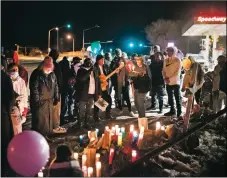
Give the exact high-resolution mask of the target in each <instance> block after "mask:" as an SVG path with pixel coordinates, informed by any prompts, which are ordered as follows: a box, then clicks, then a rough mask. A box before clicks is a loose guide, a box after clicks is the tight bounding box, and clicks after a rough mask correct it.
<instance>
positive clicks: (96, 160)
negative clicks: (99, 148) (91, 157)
mask: <svg viewBox="0 0 227 178" xmlns="http://www.w3.org/2000/svg"><path fill="white" fill-rule="evenodd" d="M99 161H100V154H99V153H96V155H95V162H96V163H97V162H99Z"/></svg>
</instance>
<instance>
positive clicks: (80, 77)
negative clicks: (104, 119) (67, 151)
mask: <svg viewBox="0 0 227 178" xmlns="http://www.w3.org/2000/svg"><path fill="white" fill-rule="evenodd" d="M76 80H77V85H76V101H77V103H78V104H77V105H78V113H77V114H78V116H77V120H78V126H79V127H84V128H87V129H89V128H90V126H89V124H88V119H89V118H88V117H89V115H90V114H91V110H92V106H93V104H94V98H95V92H96V88H95V77H94V72H93V64H92V60H91V59H90V58H86V59H85V60H84V64H83V65H82V66H81V67H80V69H79V70H78V71H77V76H76Z"/></svg>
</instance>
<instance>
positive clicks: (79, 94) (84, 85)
mask: <svg viewBox="0 0 227 178" xmlns="http://www.w3.org/2000/svg"><path fill="white" fill-rule="evenodd" d="M91 71H93V69H89V70H87V69H85V68H84V66H83V65H82V66H81V67H80V69H79V70H78V71H77V76H76V101H84V102H87V101H88V90H89V83H90V75H91Z"/></svg>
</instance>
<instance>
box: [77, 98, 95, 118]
mask: <svg viewBox="0 0 227 178" xmlns="http://www.w3.org/2000/svg"><path fill="white" fill-rule="evenodd" d="M93 104H94V95H89V96H88V101H87V102H86V101H79V103H78V119H79V120H82V119H85V121H86V120H87V119H88V116H89V115H91V111H92V106H93Z"/></svg>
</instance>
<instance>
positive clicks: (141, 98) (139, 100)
mask: <svg viewBox="0 0 227 178" xmlns="http://www.w3.org/2000/svg"><path fill="white" fill-rule="evenodd" d="M146 94H147V93H139V92H138V90H135V93H134V102H135V107H136V110H137V111H138V114H139V118H142V117H145V99H146Z"/></svg>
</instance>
